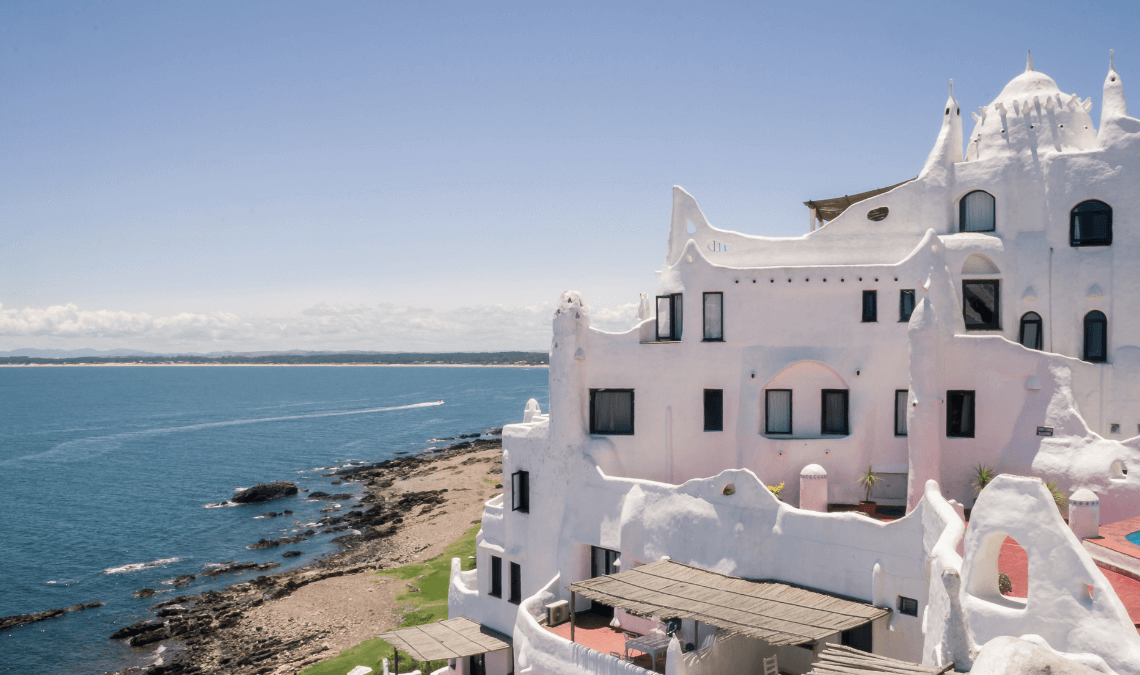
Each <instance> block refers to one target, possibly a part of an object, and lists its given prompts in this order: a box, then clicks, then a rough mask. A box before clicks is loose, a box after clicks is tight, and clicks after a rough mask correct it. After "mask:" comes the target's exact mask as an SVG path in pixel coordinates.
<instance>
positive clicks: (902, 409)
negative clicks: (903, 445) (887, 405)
mask: <svg viewBox="0 0 1140 675" xmlns="http://www.w3.org/2000/svg"><path fill="white" fill-rule="evenodd" d="M906 397H907V392H905V391H896V392H895V435H896V436H906Z"/></svg>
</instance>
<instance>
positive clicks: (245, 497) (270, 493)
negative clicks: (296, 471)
mask: <svg viewBox="0 0 1140 675" xmlns="http://www.w3.org/2000/svg"><path fill="white" fill-rule="evenodd" d="M295 494H297V486H296V485H295V484H293V483H289V482H286V481H278V482H276V483H258V484H257V485H254V486H253V487H251V488H247V489H245V490H242V491H241V492H238V493H237V494H235V495H234V496H233V497H231V498H230V501H232V502H237V503H238V504H257V503H260V502H267V501H269V500H271V499H281V498H282V497H291V496H293V495H295Z"/></svg>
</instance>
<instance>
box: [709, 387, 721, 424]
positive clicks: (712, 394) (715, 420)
mask: <svg viewBox="0 0 1140 675" xmlns="http://www.w3.org/2000/svg"><path fill="white" fill-rule="evenodd" d="M705 431H724V390H723V389H705Z"/></svg>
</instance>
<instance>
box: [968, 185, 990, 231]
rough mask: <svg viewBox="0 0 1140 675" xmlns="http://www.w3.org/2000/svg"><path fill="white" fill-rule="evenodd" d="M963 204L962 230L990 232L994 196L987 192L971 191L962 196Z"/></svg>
mask: <svg viewBox="0 0 1140 675" xmlns="http://www.w3.org/2000/svg"><path fill="white" fill-rule="evenodd" d="M962 203H963V204H964V205H965V209H964V215H965V218H964V219H963V222H962V230H963V231H964V232H991V231H993V229H994V198H993V197H992V196H990V194H989V193H987V192H981V191H978V192H971V193H970V194H968V195H966V196H965V197H963V198H962Z"/></svg>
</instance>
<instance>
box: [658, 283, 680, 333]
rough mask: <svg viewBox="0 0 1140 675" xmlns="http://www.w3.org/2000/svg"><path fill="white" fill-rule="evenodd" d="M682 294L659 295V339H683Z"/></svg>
mask: <svg viewBox="0 0 1140 675" xmlns="http://www.w3.org/2000/svg"><path fill="white" fill-rule="evenodd" d="M681 311H682V307H681V294H680V293H674V294H672V295H659V296H657V341H658V342H662V341H672V340H680V339H681V323H682V321H681Z"/></svg>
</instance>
